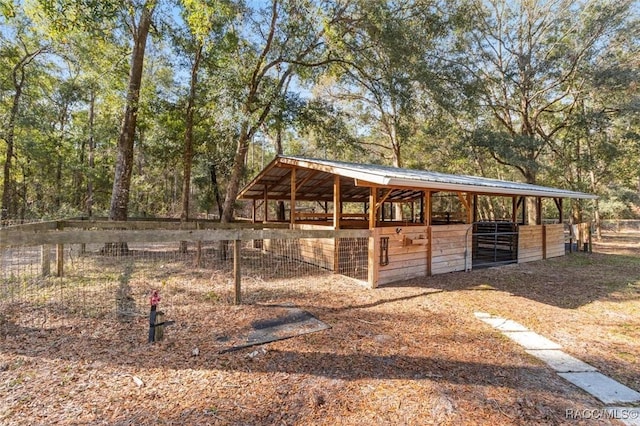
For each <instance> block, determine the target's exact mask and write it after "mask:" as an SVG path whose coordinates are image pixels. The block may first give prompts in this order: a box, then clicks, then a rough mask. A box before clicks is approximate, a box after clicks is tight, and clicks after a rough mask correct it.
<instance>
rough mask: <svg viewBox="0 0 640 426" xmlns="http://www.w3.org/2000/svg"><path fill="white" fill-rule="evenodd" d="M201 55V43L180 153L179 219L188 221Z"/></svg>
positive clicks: (193, 69) (183, 250)
mask: <svg viewBox="0 0 640 426" xmlns="http://www.w3.org/2000/svg"><path fill="white" fill-rule="evenodd" d="M201 57H202V44H199V45H198V48H197V49H196V54H195V57H194V58H193V65H192V67H191V83H190V85H189V99H188V100H187V111H186V114H185V126H184V152H183V155H182V164H183V167H184V173H183V180H182V212H181V213H180V221H181V222H188V221H189V198H190V196H191V167H192V165H193V115H194V113H195V101H196V88H197V86H198V69H199V68H200V59H201ZM180 252H181V253H186V252H187V242H186V241H181V242H180Z"/></svg>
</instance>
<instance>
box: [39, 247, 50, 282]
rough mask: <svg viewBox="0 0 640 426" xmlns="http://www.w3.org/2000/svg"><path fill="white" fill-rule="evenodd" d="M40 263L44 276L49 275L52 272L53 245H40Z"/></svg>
mask: <svg viewBox="0 0 640 426" xmlns="http://www.w3.org/2000/svg"><path fill="white" fill-rule="evenodd" d="M40 265H41V269H42V276H43V277H48V276H49V275H50V274H51V246H49V245H48V244H43V245H41V246H40Z"/></svg>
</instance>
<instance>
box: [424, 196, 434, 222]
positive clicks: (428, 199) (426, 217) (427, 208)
mask: <svg viewBox="0 0 640 426" xmlns="http://www.w3.org/2000/svg"><path fill="white" fill-rule="evenodd" d="M424 204H425V206H424V224H425V225H426V226H431V209H432V206H431V191H425V198H424Z"/></svg>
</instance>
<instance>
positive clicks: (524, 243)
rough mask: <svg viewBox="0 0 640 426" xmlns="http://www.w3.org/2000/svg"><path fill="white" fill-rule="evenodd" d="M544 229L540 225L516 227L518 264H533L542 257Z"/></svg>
mask: <svg viewBox="0 0 640 426" xmlns="http://www.w3.org/2000/svg"><path fill="white" fill-rule="evenodd" d="M543 231H544V228H543V226H541V225H521V226H519V227H518V263H524V262H533V261H536V260H541V259H543V257H544V250H543V247H544V234H543Z"/></svg>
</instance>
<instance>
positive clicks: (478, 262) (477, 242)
mask: <svg viewBox="0 0 640 426" xmlns="http://www.w3.org/2000/svg"><path fill="white" fill-rule="evenodd" d="M472 259H473V260H472V262H473V268H487V267H490V266H498V265H508V264H510V263H517V262H518V224H517V223H514V222H475V223H474V224H473V252H472Z"/></svg>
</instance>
